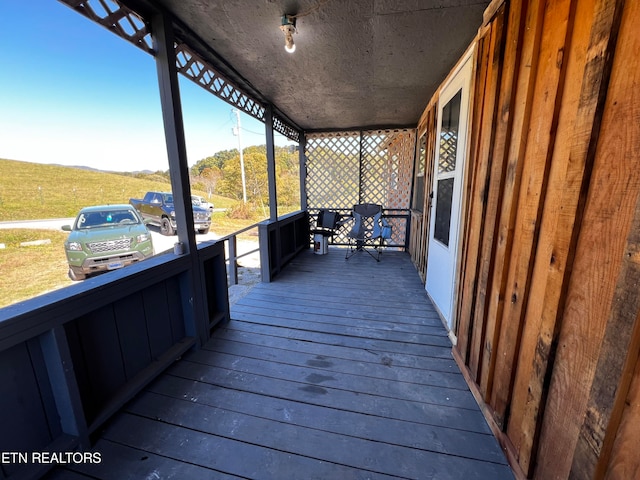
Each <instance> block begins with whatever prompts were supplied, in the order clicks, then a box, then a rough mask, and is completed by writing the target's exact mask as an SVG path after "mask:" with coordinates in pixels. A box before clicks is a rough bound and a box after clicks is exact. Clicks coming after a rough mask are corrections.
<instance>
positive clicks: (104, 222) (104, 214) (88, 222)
mask: <svg viewBox="0 0 640 480" xmlns="http://www.w3.org/2000/svg"><path fill="white" fill-rule="evenodd" d="M138 223H140V220H139V219H138V217H137V216H136V214H135V213H133V212H132V211H131V210H106V211H97V212H83V213H80V215H78V219H77V220H76V229H77V230H83V229H86V228H96V227H106V226H111V225H137V224H138Z"/></svg>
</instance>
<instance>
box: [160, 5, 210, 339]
mask: <svg viewBox="0 0 640 480" xmlns="http://www.w3.org/2000/svg"><path fill="white" fill-rule="evenodd" d="M151 23H152V27H153V29H152V32H153V43H154V49H155V51H156V69H157V73H158V85H159V88H160V102H161V104H162V118H163V121H164V131H165V138H166V143H167V155H168V157H169V173H170V176H171V187H172V189H173V200H174V206H175V212H176V218H177V219H178V240H179V241H180V242H181V243H183V244H184V248H185V252H186V253H187V254H189V255H190V257H191V259H192V262H191V265H192V267H191V269H190V271H189V272H187V274H186V275H185V277H184V278H183V279H182V280H181V285H180V291H181V297H182V301H183V309H184V313H185V328H186V332H187V335H189V336H198V337H199V338H200V341H201V342H202V343H203V342H205V341H206V339H208V336H209V334H208V331H207V330H208V329H207V328H206V325H207V323H208V320H207V313H206V308H205V305H206V300H205V298H206V297H205V295H204V290H203V288H204V286H203V285H204V274H203V272H202V266H201V264H200V262H199V261H198V252H197V247H196V239H195V230H194V224H193V209H192V206H191V187H190V185H189V166H188V163H187V149H186V144H185V139H184V125H183V122H182V108H181V105H180V89H179V87H178V73H177V68H176V59H175V49H174V38H173V26H172V24H171V21H170V19H169V18H168V17H167V15H165V14H164V13H163V12H156V13H154V14H153V16H152V18H151Z"/></svg>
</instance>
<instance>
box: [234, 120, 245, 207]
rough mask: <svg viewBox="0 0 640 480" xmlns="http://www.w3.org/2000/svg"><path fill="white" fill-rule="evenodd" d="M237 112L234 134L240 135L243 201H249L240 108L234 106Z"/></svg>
mask: <svg viewBox="0 0 640 480" xmlns="http://www.w3.org/2000/svg"><path fill="white" fill-rule="evenodd" d="M231 111H232V112H233V113H235V114H236V126H235V127H234V128H233V134H234V135H237V136H238V150H239V151H240V174H241V175H242V201H243V202H244V203H247V181H246V180H245V177H244V156H243V154H242V135H241V134H240V110H238V109H236V108H234V109H233V110H231Z"/></svg>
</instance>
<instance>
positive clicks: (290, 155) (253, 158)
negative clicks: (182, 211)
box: [190, 145, 300, 206]
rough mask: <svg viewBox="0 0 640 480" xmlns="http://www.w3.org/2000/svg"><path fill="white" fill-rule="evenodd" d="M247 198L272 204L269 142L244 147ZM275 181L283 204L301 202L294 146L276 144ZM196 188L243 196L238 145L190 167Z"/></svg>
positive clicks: (239, 198)
mask: <svg viewBox="0 0 640 480" xmlns="http://www.w3.org/2000/svg"><path fill="white" fill-rule="evenodd" d="M242 153H243V161H244V171H245V184H246V191H247V201H248V202H250V203H252V204H254V205H256V206H265V205H268V204H269V181H268V177H267V148H266V145H256V146H251V147H247V148H244V149H243V150H242ZM275 160H276V179H277V180H276V181H277V194H278V203H279V204H280V205H299V204H300V180H299V179H300V175H299V172H300V167H299V163H298V152H297V151H296V150H294V149H293V148H292V147H275ZM190 177H191V185H192V187H193V188H197V189H199V190H202V191H205V192H208V193H209V194H214V193H215V194H217V195H222V196H224V197H228V198H233V199H237V200H241V199H242V172H241V168H240V153H239V150H238V149H233V150H222V151H219V152H217V153H214V154H213V155H212V156H210V157H206V158H203V159H201V160H198V162H196V164H195V165H193V166H192V167H191V169H190Z"/></svg>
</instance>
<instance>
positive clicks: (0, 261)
mask: <svg viewBox="0 0 640 480" xmlns="http://www.w3.org/2000/svg"><path fill="white" fill-rule="evenodd" d="M66 238H67V234H66V233H64V232H57V231H55V230H22V229H19V230H18V229H16V230H0V243H3V244H4V245H5V248H0V272H2V275H0V308H1V307H4V306H6V305H10V304H12V303H16V302H19V301H21V300H27V299H29V298H31V297H34V296H36V295H41V294H43V293H45V292H48V291H51V290H56V289H58V288H61V287H64V286H67V285H71V284H72V283H73V282H72V281H71V280H69V277H68V276H67V270H68V267H67V259H66V257H65V254H64V247H63V246H62V244H63V242H64V240H65V239H66ZM37 240H49V241H50V242H51V243H48V244H45V245H32V246H24V247H22V246H20V243H22V242H32V241H37Z"/></svg>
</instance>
